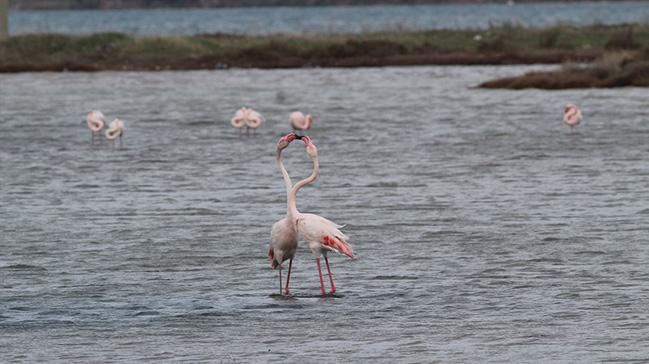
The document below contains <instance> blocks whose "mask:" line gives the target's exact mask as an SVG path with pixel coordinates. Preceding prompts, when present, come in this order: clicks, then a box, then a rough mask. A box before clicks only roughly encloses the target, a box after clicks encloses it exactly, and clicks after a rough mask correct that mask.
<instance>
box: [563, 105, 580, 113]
mask: <svg viewBox="0 0 649 364" xmlns="http://www.w3.org/2000/svg"><path fill="white" fill-rule="evenodd" d="M576 108H577V105H575V104H567V105H566V106H564V108H563V112H564V113H567V112H568V111H570V110H572V109H576Z"/></svg>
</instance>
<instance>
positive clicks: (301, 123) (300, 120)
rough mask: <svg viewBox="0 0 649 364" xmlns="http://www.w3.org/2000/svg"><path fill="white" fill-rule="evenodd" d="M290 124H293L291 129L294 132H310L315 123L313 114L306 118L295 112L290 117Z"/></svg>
mask: <svg viewBox="0 0 649 364" xmlns="http://www.w3.org/2000/svg"><path fill="white" fill-rule="evenodd" d="M288 122H289V123H290V124H291V127H292V128H293V130H302V131H305V130H309V129H310V128H311V124H312V123H313V117H311V114H307V115H306V116H304V114H302V113H301V112H299V111H294V112H292V113H291V115H290V116H289V117H288Z"/></svg>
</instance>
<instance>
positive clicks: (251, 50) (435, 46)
mask: <svg viewBox="0 0 649 364" xmlns="http://www.w3.org/2000/svg"><path fill="white" fill-rule="evenodd" d="M620 51H624V52H627V51H633V52H634V56H633V57H631V58H628V57H627V58H625V59H624V62H622V63H621V64H619V65H617V66H616V67H618V68H619V67H622V68H623V67H626V65H627V64H628V63H629V62H635V61H637V60H638V59H644V54H645V53H646V54H649V25H639V24H635V25H633V24H631V25H621V26H604V25H594V26H588V27H569V26H555V27H551V28H542V29H536V28H521V27H516V26H508V25H505V26H501V27H494V28H490V29H485V30H434V31H422V32H383V33H364V34H332V35H281V34H280V35H270V36H237V35H228V34H202V35H196V36H182V37H134V36H130V35H126V34H121V33H98V34H92V35H85V36H70V35H60V34H27V35H18V36H12V37H10V38H9V39H6V40H4V41H0V73H9V72H59V71H81V72H95V71H114V70H119V71H160V70H206V69H227V68H262V69H271V68H303V67H383V66H419V65H523V64H578V63H588V62H594V61H596V60H598V59H602V58H603V57H605V56H606V55H607V54H609V53H612V52H613V53H615V52H620ZM600 68H601V67H600ZM633 70H634V71H633V72H635V73H637V72H636V71H637V70H638V67H635V68H633ZM567 71H570V72H572V74H575V69H571V70H567ZM567 71H564V72H567ZM635 73H634V74H635ZM640 74H642V73H640ZM546 76H547V77H559V78H565V76H566V74H565V73H563V74H560V73H552V74H547V75H546ZM600 78H601V77H600ZM627 78H628V77H627ZM528 79H529V77H528ZM540 79H541V78H540V77H538V76H534V77H532V81H533V82H528V83H526V84H525V86H524V87H535V85H536V84H538V85H540V86H543V85H546V84H552V86H551V87H548V88H562V87H568V86H571V85H573V86H574V85H577V84H578V87H589V85H586V84H587V83H589V82H590V83H591V84H592V87H611V86H607V85H610V82H599V81H598V82H594V81H592V80H590V81H589V80H586V78H584V77H582V78H581V81H580V82H577V83H575V82H572V83H570V84H571V85H569V83H561V82H554V83H552V82H547V79H546V80H544V81H543V82H540V81H538V80H540ZM534 80H536V81H534ZM634 82H635V81H633V80H632V81H630V82H626V83H629V84H634V85H635V84H643V82H644V81H643V82H640V83H637V82H635V83H634ZM614 83H615V84H616V85H617V84H619V82H617V81H616V82H614ZM521 85H522V84H521V83H520V82H518V83H516V82H512V81H511V80H508V81H506V82H505V81H499V82H493V83H485V84H483V85H481V86H482V87H499V88H501V87H504V88H522V86H521ZM541 88H543V87H541Z"/></svg>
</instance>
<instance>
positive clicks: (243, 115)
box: [230, 107, 313, 135]
mask: <svg viewBox="0 0 649 364" xmlns="http://www.w3.org/2000/svg"><path fill="white" fill-rule="evenodd" d="M263 122H264V117H263V116H261V114H260V113H258V112H257V111H255V110H253V109H251V108H247V107H242V108H241V109H239V110H237V112H236V113H235V114H234V117H233V118H232V119H231V120H230V124H232V126H234V127H235V128H237V129H239V134H241V132H242V131H243V127H244V126H245V127H246V135H250V129H252V130H253V131H254V130H256V129H257V128H259V127H260V126H261V124H262V123H263ZM288 122H289V124H291V127H292V128H293V130H302V131H304V130H308V129H310V128H311V124H312V123H313V118H312V117H311V114H307V115H306V116H305V115H304V114H303V113H301V112H299V111H294V112H292V113H291V115H289V117H288Z"/></svg>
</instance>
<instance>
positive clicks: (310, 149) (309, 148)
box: [302, 135, 318, 158]
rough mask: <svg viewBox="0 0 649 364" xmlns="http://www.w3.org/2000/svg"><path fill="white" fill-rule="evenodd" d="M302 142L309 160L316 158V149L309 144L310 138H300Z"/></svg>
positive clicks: (313, 145) (311, 143)
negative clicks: (309, 157)
mask: <svg viewBox="0 0 649 364" xmlns="http://www.w3.org/2000/svg"><path fill="white" fill-rule="evenodd" d="M302 142H303V143H304V145H306V152H307V153H309V155H310V156H311V158H318V148H316V147H315V144H313V142H311V138H309V137H308V136H306V135H305V136H303V137H302Z"/></svg>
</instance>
